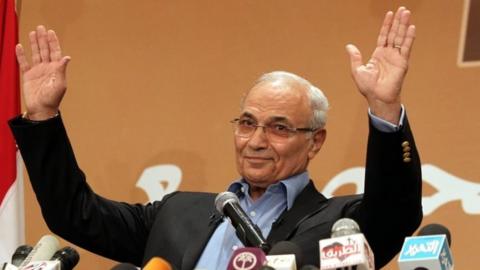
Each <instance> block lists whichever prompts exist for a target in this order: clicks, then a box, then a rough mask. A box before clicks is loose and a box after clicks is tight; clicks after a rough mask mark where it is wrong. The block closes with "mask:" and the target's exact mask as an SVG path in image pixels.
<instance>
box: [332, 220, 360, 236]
mask: <svg viewBox="0 0 480 270" xmlns="http://www.w3.org/2000/svg"><path fill="white" fill-rule="evenodd" d="M356 233H360V227H359V226H358V224H357V222H355V220H353V219H351V218H341V219H339V220H337V221H336V222H335V223H334V224H333V226H332V234H331V236H332V238H335V237H340V236H345V235H351V234H356Z"/></svg>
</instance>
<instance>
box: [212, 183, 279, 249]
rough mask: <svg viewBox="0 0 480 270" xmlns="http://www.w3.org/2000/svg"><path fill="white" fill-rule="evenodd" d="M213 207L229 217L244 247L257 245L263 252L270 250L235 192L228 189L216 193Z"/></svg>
mask: <svg viewBox="0 0 480 270" xmlns="http://www.w3.org/2000/svg"><path fill="white" fill-rule="evenodd" d="M215 207H216V208H217V210H218V212H220V213H222V214H224V215H225V216H227V217H229V218H230V220H231V221H232V225H233V227H234V228H235V231H236V234H237V237H238V239H240V241H241V242H242V243H243V244H244V245H245V246H246V247H258V248H261V249H262V250H263V251H264V252H268V251H269V250H270V245H269V244H268V243H267V241H266V240H265V238H263V236H262V232H261V231H260V229H259V228H258V226H257V225H255V224H253V222H252V220H251V219H250V218H249V217H248V216H247V214H246V213H245V211H243V209H242V207H241V206H240V203H239V200H238V197H237V196H236V195H235V194H233V193H232V192H228V191H226V192H222V193H220V194H218V195H217V197H216V198H215Z"/></svg>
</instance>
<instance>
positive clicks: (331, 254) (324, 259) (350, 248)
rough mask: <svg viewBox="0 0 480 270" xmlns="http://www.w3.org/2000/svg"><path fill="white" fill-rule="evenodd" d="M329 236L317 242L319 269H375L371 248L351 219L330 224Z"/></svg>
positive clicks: (342, 219) (343, 219)
mask: <svg viewBox="0 0 480 270" xmlns="http://www.w3.org/2000/svg"><path fill="white" fill-rule="evenodd" d="M331 236H332V237H331V238H328V239H322V240H320V242H319V245H320V270H331V269H332V270H334V269H344V270H350V269H352V270H353V269H356V270H374V269H375V260H374V257H373V252H372V249H371V248H370V245H369V244H368V242H367V239H365V236H364V235H363V234H362V233H361V232H360V227H359V226H358V224H357V223H356V222H355V221H354V220H353V219H349V218H341V219H339V220H337V221H336V222H335V223H334V224H333V226H332V234H331Z"/></svg>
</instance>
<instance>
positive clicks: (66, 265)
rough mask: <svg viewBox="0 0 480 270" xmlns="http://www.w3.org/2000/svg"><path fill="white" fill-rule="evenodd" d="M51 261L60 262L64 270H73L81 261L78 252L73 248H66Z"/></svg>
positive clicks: (59, 251) (56, 253) (54, 255)
mask: <svg viewBox="0 0 480 270" xmlns="http://www.w3.org/2000/svg"><path fill="white" fill-rule="evenodd" d="M50 260H51V261H59V262H60V264H61V269H62V270H72V269H73V267H75V265H77V263H78V261H79V260H80V255H78V252H77V251H76V250H75V249H73V248H71V247H64V248H62V249H59V250H57V252H55V254H53V256H52V258H51V259H50Z"/></svg>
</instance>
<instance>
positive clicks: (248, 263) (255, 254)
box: [227, 247, 268, 270]
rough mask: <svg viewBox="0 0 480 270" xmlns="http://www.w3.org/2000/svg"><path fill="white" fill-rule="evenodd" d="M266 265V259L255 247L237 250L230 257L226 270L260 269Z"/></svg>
mask: <svg viewBox="0 0 480 270" xmlns="http://www.w3.org/2000/svg"><path fill="white" fill-rule="evenodd" d="M266 263H267V258H266V257H265V253H264V252H263V250H262V249H260V248H256V247H243V248H237V249H236V250H235V251H234V252H233V254H232V257H230V261H229V262H228V266H227V270H247V269H252V270H254V269H262V267H264V266H265V264H266ZM263 269H268V268H263Z"/></svg>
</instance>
